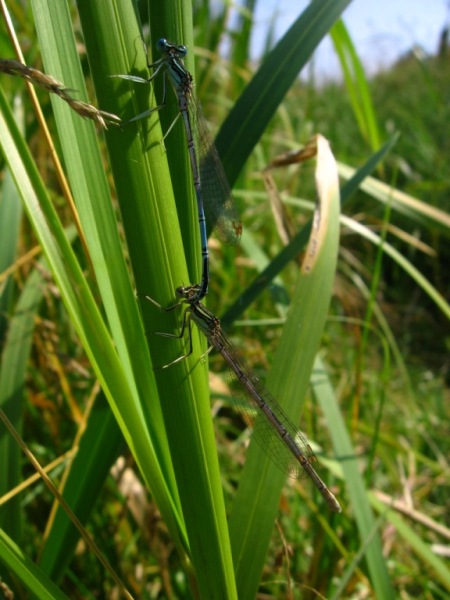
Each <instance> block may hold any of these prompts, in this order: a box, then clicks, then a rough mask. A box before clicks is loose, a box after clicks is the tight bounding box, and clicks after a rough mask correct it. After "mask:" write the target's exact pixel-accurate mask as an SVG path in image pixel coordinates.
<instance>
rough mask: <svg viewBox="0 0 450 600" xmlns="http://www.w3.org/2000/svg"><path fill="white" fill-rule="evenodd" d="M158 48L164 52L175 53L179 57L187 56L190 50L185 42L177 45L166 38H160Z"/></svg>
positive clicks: (157, 43)
mask: <svg viewBox="0 0 450 600" xmlns="http://www.w3.org/2000/svg"><path fill="white" fill-rule="evenodd" d="M156 49H157V50H158V52H161V53H162V54H172V55H173V54H175V56H176V57H177V58H185V56H186V55H187V52H188V49H187V47H186V46H184V45H183V44H180V45H179V46H177V45H176V44H173V43H172V42H169V41H168V40H166V38H160V39H159V40H158V41H157V42H156Z"/></svg>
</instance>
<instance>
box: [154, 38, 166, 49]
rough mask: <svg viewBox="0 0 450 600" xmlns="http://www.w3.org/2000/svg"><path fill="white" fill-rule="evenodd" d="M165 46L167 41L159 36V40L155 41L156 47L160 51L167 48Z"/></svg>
mask: <svg viewBox="0 0 450 600" xmlns="http://www.w3.org/2000/svg"><path fill="white" fill-rule="evenodd" d="M167 46H168V42H167V40H166V38H159V40H158V41H157V42H156V49H157V50H159V51H160V52H164V51H165V50H166V49H167Z"/></svg>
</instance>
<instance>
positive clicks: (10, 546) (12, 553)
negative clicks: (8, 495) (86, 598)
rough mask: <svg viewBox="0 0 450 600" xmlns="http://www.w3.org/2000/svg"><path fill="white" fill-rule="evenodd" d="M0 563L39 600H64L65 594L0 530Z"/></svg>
mask: <svg viewBox="0 0 450 600" xmlns="http://www.w3.org/2000/svg"><path fill="white" fill-rule="evenodd" d="M0 562H1V563H2V564H3V565H4V566H5V567H6V569H7V570H8V571H9V572H10V573H14V574H15V575H16V576H17V577H18V578H19V579H20V581H21V582H22V583H23V585H24V586H25V587H26V588H27V589H28V590H29V591H30V593H31V594H33V598H39V600H64V599H66V598H67V596H66V595H65V594H63V593H62V592H61V590H60V589H59V588H58V587H57V586H56V585H55V584H54V583H53V582H52V581H51V580H50V579H49V578H48V577H47V576H46V575H45V573H44V572H43V571H42V570H41V569H39V567H37V566H36V564H35V563H34V562H33V561H32V560H31V558H29V557H28V556H26V555H25V554H24V553H23V552H22V550H21V549H20V548H19V546H18V545H17V544H16V543H15V542H14V541H13V540H12V539H11V538H9V537H8V536H7V535H6V534H5V532H4V531H2V530H1V529H0Z"/></svg>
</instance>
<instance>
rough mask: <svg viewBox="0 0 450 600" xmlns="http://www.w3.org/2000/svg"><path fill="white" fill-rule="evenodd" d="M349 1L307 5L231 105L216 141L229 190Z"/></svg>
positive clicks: (317, 1)
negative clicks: (233, 105) (302, 71)
mask: <svg viewBox="0 0 450 600" xmlns="http://www.w3.org/2000/svg"><path fill="white" fill-rule="evenodd" d="M350 1H351V0H314V1H313V2H311V3H310V4H309V5H308V7H307V8H306V9H305V11H304V12H303V13H302V14H301V15H300V17H299V18H298V19H297V20H296V21H295V23H294V24H293V25H292V26H291V27H290V29H289V30H288V31H287V32H286V34H285V35H284V36H283V38H282V39H281V40H280V41H279V42H278V43H277V45H276V46H275V48H274V49H273V50H272V51H271V52H270V54H269V55H268V56H267V58H266V60H265V61H264V63H263V64H262V66H261V68H260V69H259V70H258V72H257V73H256V75H255V76H254V77H253V79H252V81H251V82H250V83H249V85H248V86H247V87H246V89H245V91H244V92H243V94H242V95H241V96H240V98H239V100H238V101H237V102H236V105H235V107H234V109H233V110H232V112H230V114H229V115H228V117H227V119H226V120H225V122H224V123H223V125H222V127H221V130H220V132H219V134H218V136H217V139H216V145H217V149H218V151H219V154H220V157H221V160H222V163H223V165H224V168H225V172H226V173H227V176H228V180H229V182H230V185H231V186H233V184H234V183H235V181H236V179H237V177H238V175H239V173H240V171H241V169H242V166H243V164H244V163H245V161H246V160H247V158H248V157H249V155H250V153H251V152H252V150H253V148H254V147H255V145H256V143H257V142H258V140H259V138H260V137H261V135H262V133H263V132H264V130H265V129H266V127H267V125H268V123H269V121H270V119H271V118H272V117H273V115H274V114H275V111H276V110H277V108H278V107H279V105H280V103H281V101H282V100H283V98H284V96H285V94H286V92H287V91H288V89H289V88H290V87H291V85H292V83H293V82H294V81H295V79H296V78H297V77H298V74H299V72H300V70H301V69H302V67H303V66H304V65H305V64H306V63H307V61H308V60H309V59H310V58H311V55H312V53H313V51H314V49H315V48H316V47H317V46H318V44H319V43H320V41H321V40H322V39H323V37H324V36H325V35H326V34H327V33H328V31H329V29H330V27H331V26H332V25H333V23H334V22H335V21H336V19H338V18H339V16H340V15H341V13H342V12H343V11H344V9H345V8H346V7H347V6H348V5H349V4H350Z"/></svg>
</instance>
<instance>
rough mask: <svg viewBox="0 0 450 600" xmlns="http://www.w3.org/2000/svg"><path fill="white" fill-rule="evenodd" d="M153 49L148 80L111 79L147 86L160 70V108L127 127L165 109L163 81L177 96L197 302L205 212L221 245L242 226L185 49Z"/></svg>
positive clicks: (163, 43)
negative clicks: (194, 241)
mask: <svg viewBox="0 0 450 600" xmlns="http://www.w3.org/2000/svg"><path fill="white" fill-rule="evenodd" d="M156 47H157V49H158V50H159V52H160V53H161V54H162V56H161V58H160V59H159V60H157V61H156V62H154V63H152V64H149V65H148V68H149V69H154V72H153V74H152V75H151V76H150V77H149V78H148V79H144V78H142V77H137V76H134V75H115V77H120V78H122V79H128V80H130V81H136V82H138V83H149V82H151V81H152V80H153V79H154V78H155V77H156V76H157V75H158V73H159V72H160V71H161V70H162V69H164V71H163V77H164V85H163V98H162V102H161V104H159V105H158V106H156V107H154V108H150V109H148V110H146V111H144V112H143V113H141V114H139V115H137V116H135V117H133V118H132V119H130V120H129V121H128V123H130V122H132V121H137V120H139V119H143V118H145V117H148V116H149V115H151V114H152V113H153V112H155V111H156V110H159V109H161V108H162V107H163V106H164V105H165V102H166V78H167V77H168V78H169V81H170V83H171V85H172V87H173V89H174V91H175V93H176V95H177V99H178V108H179V111H180V114H181V115H182V118H183V122H184V127H185V131H186V140H187V146H188V151H189V159H190V163H191V169H192V179H193V182H194V187H195V194H196V198H197V209H198V220H199V225H200V240H201V250H202V279H201V283H199V284H196V285H194V286H192V290H194V289H195V299H196V300H198V301H200V300H201V299H202V298H203V297H204V296H206V294H207V292H208V286H209V251H208V239H207V232H206V218H205V210H206V212H207V213H208V218H209V215H211V217H210V219H211V220H210V223H211V224H213V225H214V229H215V230H216V231H217V232H218V235H219V238H220V239H221V240H222V241H225V242H227V243H233V244H234V243H237V242H238V240H239V238H240V235H241V232H242V225H241V222H240V220H239V215H238V212H237V210H236V207H235V205H234V202H233V199H232V196H231V190H230V186H229V184H228V181H227V178H226V175H225V173H224V170H223V167H222V163H221V162H220V159H219V155H218V153H217V150H216V147H215V146H214V143H213V141H212V140H211V137H210V135H209V132H208V127H207V124H206V120H205V117H204V115H203V111H202V110H201V107H200V104H199V103H198V102H196V101H194V97H193V81H192V75H191V74H190V73H189V71H188V70H187V69H186V67H185V66H184V63H183V59H184V58H185V57H186V55H187V48H186V46H183V45H176V44H172V43H171V42H169V41H167V40H166V39H165V38H161V39H160V40H158V42H157V44H156ZM125 125H126V123H125ZM172 126H173V124H172V125H171V127H170V128H169V131H170V129H171V128H172ZM167 133H168V132H167ZM167 133H166V135H167ZM203 198H204V200H205V207H204V205H203Z"/></svg>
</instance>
